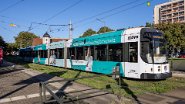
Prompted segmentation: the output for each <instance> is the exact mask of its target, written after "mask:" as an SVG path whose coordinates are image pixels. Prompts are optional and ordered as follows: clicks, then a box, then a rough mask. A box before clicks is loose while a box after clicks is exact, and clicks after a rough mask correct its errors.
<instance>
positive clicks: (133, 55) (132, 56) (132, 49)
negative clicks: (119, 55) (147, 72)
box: [129, 42, 138, 62]
mask: <svg viewBox="0 0 185 104" xmlns="http://www.w3.org/2000/svg"><path fill="white" fill-rule="evenodd" d="M129 62H138V44H137V42H131V43H129Z"/></svg>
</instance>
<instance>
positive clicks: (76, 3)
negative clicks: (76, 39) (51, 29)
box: [43, 0, 83, 23]
mask: <svg viewBox="0 0 185 104" xmlns="http://www.w3.org/2000/svg"><path fill="white" fill-rule="evenodd" d="M82 1H83V0H79V1H77V2H75V3H74V4H72V5H70V6H68V7H67V8H65V9H63V10H61V11H59V12H58V13H56V14H54V15H53V16H51V17H49V18H48V19H46V20H45V21H43V23H46V22H48V21H49V20H51V19H53V18H55V17H56V16H58V15H60V14H61V13H63V12H65V11H67V10H69V9H70V8H72V7H74V6H76V5H78V4H79V3H80V2H82Z"/></svg>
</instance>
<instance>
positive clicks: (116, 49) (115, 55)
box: [108, 44, 123, 62]
mask: <svg viewBox="0 0 185 104" xmlns="http://www.w3.org/2000/svg"><path fill="white" fill-rule="evenodd" d="M122 53H123V46H122V44H112V45H109V51H108V61H118V62H121V61H122Z"/></svg>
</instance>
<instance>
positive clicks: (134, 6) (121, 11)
mask: <svg viewBox="0 0 185 104" xmlns="http://www.w3.org/2000/svg"><path fill="white" fill-rule="evenodd" d="M147 1H148V0H147ZM147 1H145V2H142V3H139V4H137V5H133V6H131V7H129V8H126V9H123V10H120V11H118V12H115V13H112V14H110V15H107V16H104V17H102V18H100V19H105V18H109V17H111V16H114V15H116V14H119V13H123V12H125V11H127V10H130V9H133V8H136V7H138V6H141V5H143V4H146V2H147ZM149 1H150V2H151V1H153V0H149ZM95 21H96V20H92V21H90V22H88V23H86V24H83V26H84V25H88V24H90V23H94V22H95ZM80 26H81V25H78V26H76V27H75V28H78V27H80Z"/></svg>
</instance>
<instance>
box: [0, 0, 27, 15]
mask: <svg viewBox="0 0 185 104" xmlns="http://www.w3.org/2000/svg"><path fill="white" fill-rule="evenodd" d="M23 1H24V0H19V1H17V2H15V3H14V4H12V5H9V6H8V7H6V8H4V9H2V10H0V13H2V12H5V11H7V10H8V9H10V8H12V7H14V6H16V5H18V4H19V3H21V2H23Z"/></svg>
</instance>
